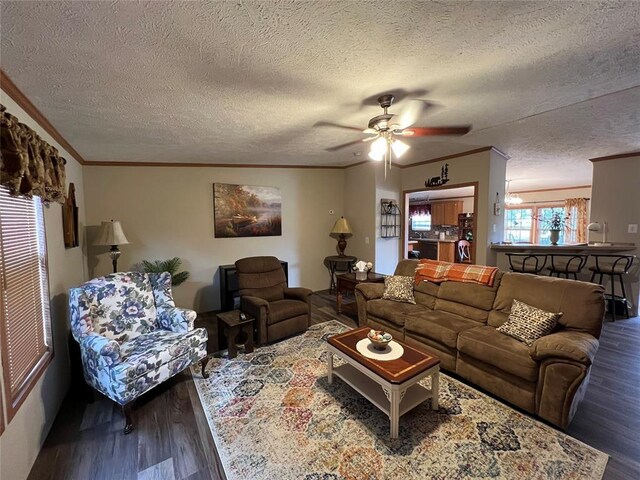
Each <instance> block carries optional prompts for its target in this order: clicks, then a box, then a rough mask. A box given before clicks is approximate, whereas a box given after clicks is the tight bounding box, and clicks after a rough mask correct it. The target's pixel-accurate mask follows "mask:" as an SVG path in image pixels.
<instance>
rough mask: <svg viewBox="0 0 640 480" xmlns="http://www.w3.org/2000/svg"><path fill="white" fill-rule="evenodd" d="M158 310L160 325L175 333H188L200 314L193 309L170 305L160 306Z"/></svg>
mask: <svg viewBox="0 0 640 480" xmlns="http://www.w3.org/2000/svg"><path fill="white" fill-rule="evenodd" d="M157 312H158V313H157V315H158V323H159V324H160V327H161V328H162V329H164V330H169V331H171V332H175V333H186V332H190V331H191V330H193V324H194V322H195V321H196V317H197V316H198V315H197V314H196V312H195V311H193V310H189V309H187V308H179V307H172V306H169V305H162V306H160V307H158V310H157Z"/></svg>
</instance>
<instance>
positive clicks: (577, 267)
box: [548, 253, 589, 280]
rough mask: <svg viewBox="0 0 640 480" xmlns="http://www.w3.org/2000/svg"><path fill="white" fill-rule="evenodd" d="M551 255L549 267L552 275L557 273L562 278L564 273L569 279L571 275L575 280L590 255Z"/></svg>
mask: <svg viewBox="0 0 640 480" xmlns="http://www.w3.org/2000/svg"><path fill="white" fill-rule="evenodd" d="M549 257H550V258H551V266H550V267H549V268H548V270H549V276H550V277H552V276H554V275H555V276H556V277H558V278H560V277H561V276H562V275H564V277H565V278H567V279H568V278H569V275H571V276H573V279H574V280H577V279H578V274H579V273H580V272H582V269H583V268H584V266H585V265H586V263H587V259H588V258H589V255H579V254H577V253H576V254H566V253H551V254H549Z"/></svg>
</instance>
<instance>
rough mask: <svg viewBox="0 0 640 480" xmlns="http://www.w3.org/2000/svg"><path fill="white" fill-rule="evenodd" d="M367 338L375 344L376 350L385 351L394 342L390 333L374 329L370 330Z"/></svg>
mask: <svg viewBox="0 0 640 480" xmlns="http://www.w3.org/2000/svg"><path fill="white" fill-rule="evenodd" d="M367 338H369V340H370V341H371V343H372V344H373V348H375V349H376V350H384V349H385V348H387V345H388V344H389V342H390V341H391V340H393V337H392V336H391V334H390V333H387V332H385V331H384V330H373V329H372V330H369V333H368V334H367Z"/></svg>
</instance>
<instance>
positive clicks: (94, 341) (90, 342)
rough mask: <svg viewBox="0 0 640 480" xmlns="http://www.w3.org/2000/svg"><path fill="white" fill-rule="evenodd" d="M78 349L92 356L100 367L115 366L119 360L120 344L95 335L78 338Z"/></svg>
mask: <svg viewBox="0 0 640 480" xmlns="http://www.w3.org/2000/svg"><path fill="white" fill-rule="evenodd" d="M79 343H80V349H82V350H85V351H86V352H87V353H88V354H90V355H92V356H93V357H94V358H95V359H96V360H97V361H98V362H99V363H101V364H102V366H107V367H108V366H112V365H117V364H118V363H120V362H121V359H120V344H119V343H118V342H116V341H115V340H112V339H110V338H107V337H103V336H102V335H98V334H97V333H90V334H88V335H84V336H82V337H80V341H79Z"/></svg>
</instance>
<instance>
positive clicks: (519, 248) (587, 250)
mask: <svg viewBox="0 0 640 480" xmlns="http://www.w3.org/2000/svg"><path fill="white" fill-rule="evenodd" d="M635 249H636V245H635V243H610V244H598V243H590V244H587V243H573V244H562V245H540V244H535V243H492V244H491V250H494V251H496V252H504V253H532V254H536V253H538V254H541V255H542V254H550V253H569V254H571V253H577V254H583V255H585V254H589V255H596V254H602V255H606V254H610V253H611V254H612V253H621V252H630V251H633V250H635Z"/></svg>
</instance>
